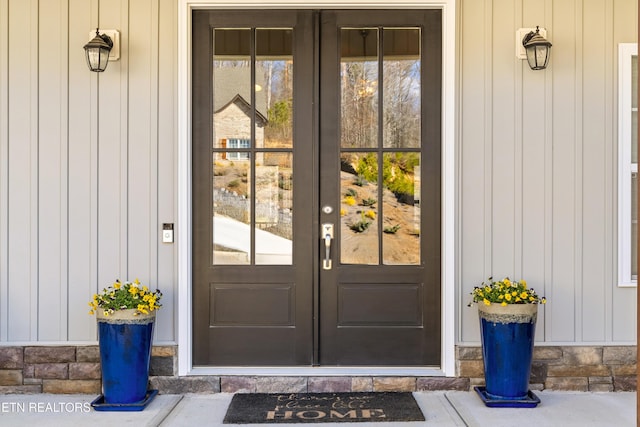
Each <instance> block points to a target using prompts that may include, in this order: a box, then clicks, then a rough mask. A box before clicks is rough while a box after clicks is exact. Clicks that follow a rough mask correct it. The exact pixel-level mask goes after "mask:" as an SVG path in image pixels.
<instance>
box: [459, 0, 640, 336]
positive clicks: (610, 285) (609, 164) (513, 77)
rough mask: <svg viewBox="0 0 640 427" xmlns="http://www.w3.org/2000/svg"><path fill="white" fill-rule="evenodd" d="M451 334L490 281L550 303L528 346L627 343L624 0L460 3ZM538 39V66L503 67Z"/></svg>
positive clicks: (629, 9) (633, 29)
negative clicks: (619, 233)
mask: <svg viewBox="0 0 640 427" xmlns="http://www.w3.org/2000/svg"><path fill="white" fill-rule="evenodd" d="M459 6H460V9H459V22H460V29H459V32H458V34H459V43H458V46H459V55H458V58H459V60H460V62H459V65H458V67H459V70H460V74H459V82H460V83H459V86H458V89H459V100H460V101H459V105H458V129H459V135H458V142H459V146H458V147H459V157H458V177H459V188H458V191H459V194H458V201H459V205H458V211H459V244H458V254H459V256H458V259H457V263H458V271H459V291H460V293H459V294H460V295H461V297H460V298H461V299H460V304H459V306H458V307H459V310H460V312H459V317H458V318H459V319H460V323H459V325H458V336H459V342H461V343H463V344H464V343H477V342H478V341H479V335H478V329H479V328H478V326H477V322H478V320H477V314H476V310H475V309H469V308H467V307H466V303H468V302H469V292H471V290H472V288H473V286H474V285H478V284H480V283H481V282H482V281H483V279H486V278H487V277H489V276H491V275H493V277H494V278H496V279H498V278H502V277H505V276H509V277H511V278H512V279H520V278H524V279H526V280H527V281H528V284H529V285H530V286H533V287H534V288H536V290H537V291H538V293H539V294H542V295H545V296H546V297H547V298H548V300H549V303H548V304H547V305H546V306H544V308H543V309H542V310H541V311H540V313H539V317H538V320H539V323H538V327H537V331H536V333H537V337H536V338H537V340H538V342H545V343H549V344H554V343H555V344H560V343H562V344H564V343H569V344H570V343H579V344H585V345H589V344H595V343H598V344H600V343H605V344H606V343H616V344H625V343H628V344H634V343H635V340H636V328H635V325H636V289H635V288H619V287H617V268H616V266H617V261H616V259H617V258H616V257H617V237H616V229H617V228H616V227H617V223H616V218H617V216H616V215H617V213H616V212H617V208H616V206H617V189H616V185H617V147H616V144H617V105H618V102H617V100H618V93H617V91H618V87H617V80H618V79H617V71H618V66H617V64H618V58H617V48H618V44H619V43H633V42H635V41H636V40H637V16H638V13H637V2H636V1H635V0H613V1H612V0H555V1H554V0H515V1H514V0H463V1H461V2H460V3H459ZM536 25H539V26H540V27H543V28H546V29H547V38H548V39H549V41H551V42H552V43H553V47H552V49H551V60H550V65H549V68H548V69H547V70H545V71H532V70H530V69H529V67H528V66H527V64H526V60H525V61H521V60H517V59H515V52H514V41H515V31H516V30H517V29H518V28H531V27H533V28H535V26H536Z"/></svg>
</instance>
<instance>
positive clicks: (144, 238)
mask: <svg viewBox="0 0 640 427" xmlns="http://www.w3.org/2000/svg"><path fill="white" fill-rule="evenodd" d="M457 7H458V25H459V27H458V30H457V34H456V37H457V38H458V40H457V46H458V51H457V52H456V58H457V59H456V60H457V68H458V70H459V71H458V75H457V76H456V80H457V98H456V99H455V103H456V113H457V123H458V126H457V129H458V134H457V136H456V139H457V146H456V150H457V173H456V176H457V177H458V182H457V195H456V201H457V212H458V214H457V218H456V233H457V240H456V243H455V245H456V266H457V268H456V275H457V278H456V283H457V286H458V288H457V289H456V291H457V303H456V310H457V314H456V319H457V322H458V323H457V326H456V331H457V332H456V341H457V342H458V343H460V344H475V343H477V342H478V340H479V338H478V325H477V317H476V313H475V310H474V309H470V308H467V307H466V304H467V302H468V301H469V292H470V291H471V289H472V287H473V286H474V285H476V284H479V283H480V282H481V281H482V280H483V279H484V278H486V277H488V276H489V275H494V276H495V277H496V278H498V277H500V276H510V277H512V278H526V279H527V280H528V282H529V284H531V285H532V286H535V287H536V288H537V289H538V291H539V292H540V293H541V294H544V295H546V296H547V297H548V298H549V301H550V302H549V304H548V305H547V306H546V307H545V308H544V309H543V310H542V311H541V313H540V323H539V327H538V331H537V334H538V340H539V341H540V342H546V343H549V344H560V343H563V344H564V343H578V344H580V343H584V344H590V343H616V344H619V343H622V344H624V343H634V342H635V319H636V311H635V310H636V307H635V301H636V290H635V289H634V288H618V287H617V286H616V268H615V266H616V257H617V249H616V248H617V246H616V244H617V242H616V227H617V224H616V184H617V183H616V180H617V178H616V177H617V165H616V159H617V150H616V141H617V127H616V123H617V116H616V114H617V44H618V43H621V42H635V41H636V38H637V23H636V19H635V17H636V16H637V2H636V1H635V0H459V1H458V2H457ZM177 9H178V8H177V1H176V0H48V1H44V0H0V344H2V343H21V342H27V343H28V342H88V341H95V338H96V333H95V322H94V321H93V319H92V318H91V317H90V316H89V315H88V314H87V311H88V306H87V302H88V300H89V299H90V297H91V295H92V294H93V293H94V292H96V291H98V290H99V289H101V288H102V287H103V286H105V285H107V284H109V283H110V282H111V281H113V280H114V279H115V278H122V279H126V278H129V279H133V278H135V277H138V278H139V279H140V280H142V281H143V282H145V283H149V284H150V285H151V286H155V285H157V286H158V287H159V288H160V289H161V290H162V291H163V292H164V294H165V297H164V299H163V303H164V308H163V310H161V311H160V313H159V317H158V324H157V328H156V342H160V343H162V342H175V341H176V340H177V336H176V335H177V332H176V329H175V325H176V320H175V319H176V315H177V313H176V310H177V304H176V303H177V289H178V288H177V265H176V263H177V254H176V249H175V248H176V246H175V245H171V244H162V243H161V242H160V228H161V224H162V223H163V222H176V212H177V206H176V203H177V202H176V201H177V200H178V197H177V195H178V191H179V189H178V188H177V178H176V168H177V157H176V151H177V146H176V144H177V137H176V128H177V102H176V87H177V72H176V68H177V39H178V34H177V19H178V11H177ZM535 25H540V26H541V27H544V28H546V29H547V31H548V38H549V40H550V41H551V42H552V43H553V48H552V57H551V64H550V67H549V69H547V70H546V71H537V72H533V71H531V70H529V69H528V68H527V66H526V65H525V64H524V63H523V61H521V60H517V59H515V52H514V50H515V49H514V48H515V46H514V43H515V31H516V30H517V29H518V28H521V27H533V26H535ZM96 27H100V28H102V29H118V30H119V31H120V36H121V53H120V54H121V59H120V60H119V61H117V62H112V63H110V64H109V66H108V69H107V71H106V72H105V73H101V74H99V75H98V74H96V73H90V72H89V71H88V69H87V67H86V64H85V60H84V57H83V53H84V52H83V50H82V46H83V45H84V44H85V43H86V42H87V41H88V39H89V34H88V33H89V32H90V31H91V30H92V29H93V28H96ZM176 233H180V230H176Z"/></svg>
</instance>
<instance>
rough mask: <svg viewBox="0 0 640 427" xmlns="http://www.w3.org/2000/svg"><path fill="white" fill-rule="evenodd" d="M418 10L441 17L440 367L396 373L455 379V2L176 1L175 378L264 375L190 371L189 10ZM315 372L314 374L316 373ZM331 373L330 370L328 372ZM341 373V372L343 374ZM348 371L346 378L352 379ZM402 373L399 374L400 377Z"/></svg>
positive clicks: (279, 372)
mask: <svg viewBox="0 0 640 427" xmlns="http://www.w3.org/2000/svg"><path fill="white" fill-rule="evenodd" d="M240 8H246V9H356V8H360V9H376V8H379V9H380V8H385V9H386V8H388V9H392V8H393V9H412V8H413V9H416V8H441V9H442V11H443V23H442V24H443V26H442V31H443V34H442V36H443V58H442V59H443V62H442V64H443V73H442V76H443V82H442V83H443V94H442V139H443V141H442V142H443V146H442V357H441V359H442V366H440V369H435V370H434V369H433V368H429V367H425V368H416V369H402V370H401V371H400V370H398V371H397V373H398V374H402V375H410V374H413V375H434V373H436V372H440V373H441V375H442V374H444V375H447V376H454V375H455V330H456V328H455V324H456V303H455V282H456V281H455V273H456V270H455V241H456V235H455V230H456V227H455V223H456V218H457V217H456V205H455V199H456V198H455V195H456V194H455V189H456V182H455V180H456V173H455V164H456V163H455V76H456V68H455V36H456V27H455V25H456V0H440V1H433V0H404V1H393V0H368V1H365V0H351V1H335V0H334V1H330V0H314V1H313V2H311V3H309V2H306V1H304V0H279V1H269V0H265V1H259V0H235V1H224V0H220V1H215V0H208V1H206V0H179V2H178V147H177V150H178V222H177V230H176V236H177V245H178V316H177V319H178V325H177V328H178V375H181V376H184V375H190V374H203V373H204V372H206V373H210V374H215V373H222V372H224V373H225V374H238V375H246V374H248V373H255V374H259V372H267V370H263V369H258V368H255V369H254V368H251V369H248V368H246V369H243V368H239V369H236V368H220V369H218V370H216V369H215V368H211V369H208V368H207V370H206V371H203V370H201V369H195V370H194V369H193V366H192V342H191V341H192V340H191V338H192V321H191V317H192V304H191V300H192V293H191V280H192V277H191V266H192V251H191V244H192V242H191V232H192V224H191V202H192V201H191V90H190V88H191V11H192V10H193V9H240ZM315 369H316V368H314V372H318V371H317V370H315ZM327 369H329V368H327ZM390 371H396V370H394V369H389V368H387V369H384V368H383V369H378V368H373V367H372V368H371V369H365V370H363V369H362V368H358V369H357V372H358V374H359V375H363V374H364V373H368V374H371V375H383V374H384V373H388V372H390ZM268 372H271V373H272V374H275V373H277V375H287V373H288V372H291V373H294V372H295V373H297V374H300V372H301V371H300V368H277V369H269V370H268ZM341 372H342V371H341ZM355 372H356V370H355V368H354V370H353V372H352V371H351V370H349V369H345V370H344V375H350V374H352V373H355ZM401 372H402V373H401Z"/></svg>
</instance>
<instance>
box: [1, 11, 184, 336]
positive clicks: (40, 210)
mask: <svg viewBox="0 0 640 427" xmlns="http://www.w3.org/2000/svg"><path fill="white" fill-rule="evenodd" d="M176 16H177V8H176V4H175V1H174V0H131V1H125V0H123V1H120V0H118V1H114V0H110V1H109V0H100V1H97V0H92V1H88V0H48V1H42V0H40V1H38V0H26V1H25V0H0V343H3V342H4V343H15V342H17V343H20V342H36V341H37V342H84V341H95V339H96V327H95V320H94V319H93V317H92V316H89V314H88V308H89V307H88V305H87V303H88V302H89V300H90V299H91V295H92V294H93V293H95V292H97V291H99V290H100V289H102V288H103V287H105V286H107V285H109V284H111V283H112V282H113V281H114V280H115V279H116V278H120V279H122V280H125V279H131V280H133V279H135V278H139V279H140V280H141V281H143V282H144V283H145V284H149V285H150V287H152V288H153V287H156V286H158V287H159V288H160V289H161V290H162V291H163V293H164V298H163V301H162V302H163V305H164V307H163V309H162V310H161V311H160V312H159V314H158V320H157V327H156V338H155V339H156V342H175V341H176V333H175V320H174V319H175V307H176V289H177V284H176V276H177V274H176V254H175V245H171V244H163V243H161V241H160V229H161V226H162V223H163V222H175V219H176V218H175V216H176V205H175V203H176V202H175V200H176V196H175V194H176V191H177V189H176V161H175V152H176V147H175V141H176V101H175V98H176V55H177V42H176V40H177V35H176V31H177V20H176V19H177V18H176ZM96 27H100V28H101V29H117V30H119V31H120V37H121V39H120V42H121V51H120V55H121V57H120V60H119V61H117V62H110V63H109V65H108V68H107V71H106V72H104V73H100V74H98V73H91V72H90V71H89V70H88V68H87V65H86V62H85V59H84V50H83V49H82V47H83V46H84V44H85V43H87V41H88V40H89V38H90V37H89V33H90V32H91V31H92V29H95V28H96Z"/></svg>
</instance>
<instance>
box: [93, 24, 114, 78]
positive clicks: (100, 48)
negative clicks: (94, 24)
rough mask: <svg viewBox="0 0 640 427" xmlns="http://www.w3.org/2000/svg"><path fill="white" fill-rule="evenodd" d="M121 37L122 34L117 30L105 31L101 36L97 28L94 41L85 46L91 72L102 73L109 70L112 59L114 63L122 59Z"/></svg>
mask: <svg viewBox="0 0 640 427" xmlns="http://www.w3.org/2000/svg"><path fill="white" fill-rule="evenodd" d="M92 35H93V34H92ZM119 36H120V32H119V31H117V30H105V31H104V32H103V33H102V34H100V31H99V30H98V29H97V28H96V33H95V36H94V37H93V39H91V41H89V43H87V44H85V45H84V53H85V56H86V58H87V66H88V67H89V70H91V71H95V72H96V73H101V72H103V71H104V70H105V69H106V68H107V64H108V63H109V60H110V59H111V60H112V61H113V60H118V59H119V58H120V46H119V41H120V37H119Z"/></svg>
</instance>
